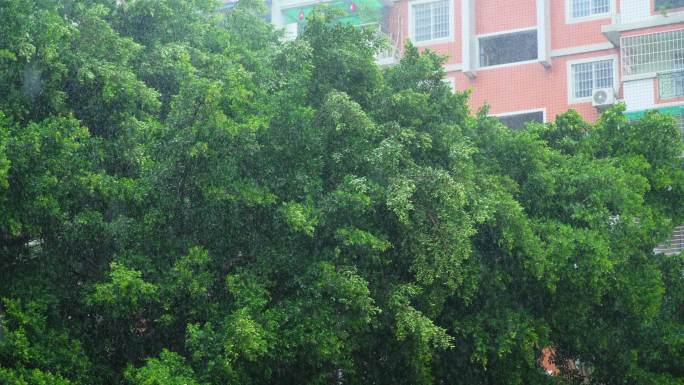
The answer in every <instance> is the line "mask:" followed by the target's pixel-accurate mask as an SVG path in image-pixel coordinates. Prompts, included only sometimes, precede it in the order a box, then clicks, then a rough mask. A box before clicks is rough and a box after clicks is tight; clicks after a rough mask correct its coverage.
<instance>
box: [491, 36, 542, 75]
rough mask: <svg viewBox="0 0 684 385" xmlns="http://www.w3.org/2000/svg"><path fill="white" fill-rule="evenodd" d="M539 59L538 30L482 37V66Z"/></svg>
mask: <svg viewBox="0 0 684 385" xmlns="http://www.w3.org/2000/svg"><path fill="white" fill-rule="evenodd" d="M535 59H537V30H532V31H523V32H514V33H507V34H502V35H496V36H491V37H482V38H480V66H481V67H487V66H493V65H498V64H506V63H515V62H520V61H526V60H535Z"/></svg>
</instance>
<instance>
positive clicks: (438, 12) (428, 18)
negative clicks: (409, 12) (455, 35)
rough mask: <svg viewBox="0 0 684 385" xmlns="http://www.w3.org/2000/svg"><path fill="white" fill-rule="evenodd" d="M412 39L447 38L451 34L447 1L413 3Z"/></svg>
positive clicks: (419, 40)
mask: <svg viewBox="0 0 684 385" xmlns="http://www.w3.org/2000/svg"><path fill="white" fill-rule="evenodd" d="M412 7H413V32H414V33H413V39H414V40H415V41H417V42H421V41H428V40H435V39H442V38H447V37H449V35H450V34H451V33H450V32H451V31H450V29H451V23H450V22H449V19H450V18H451V12H450V10H449V1H448V0H445V1H435V2H432V3H423V4H415V5H412Z"/></svg>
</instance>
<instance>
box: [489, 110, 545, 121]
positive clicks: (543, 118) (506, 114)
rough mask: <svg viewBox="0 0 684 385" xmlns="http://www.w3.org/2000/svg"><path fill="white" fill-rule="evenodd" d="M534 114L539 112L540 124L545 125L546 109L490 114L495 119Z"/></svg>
mask: <svg viewBox="0 0 684 385" xmlns="http://www.w3.org/2000/svg"><path fill="white" fill-rule="evenodd" d="M534 112H541V113H542V123H547V120H546V108H533V109H531V110H519V111H511V112H504V113H501V114H492V115H491V116H494V117H497V118H505V117H507V116H514V115H523V114H531V113H534Z"/></svg>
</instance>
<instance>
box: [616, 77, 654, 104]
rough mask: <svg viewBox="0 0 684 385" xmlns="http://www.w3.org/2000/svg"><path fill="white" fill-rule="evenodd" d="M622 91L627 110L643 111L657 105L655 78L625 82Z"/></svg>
mask: <svg viewBox="0 0 684 385" xmlns="http://www.w3.org/2000/svg"><path fill="white" fill-rule="evenodd" d="M622 92H623V96H624V99H625V104H626V105H627V111H642V110H646V109H649V108H653V106H654V105H655V95H654V93H653V92H654V88H653V79H641V80H633V81H627V82H624V83H622Z"/></svg>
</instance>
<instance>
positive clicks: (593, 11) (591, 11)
mask: <svg viewBox="0 0 684 385" xmlns="http://www.w3.org/2000/svg"><path fill="white" fill-rule="evenodd" d="M608 12H610V0H573V1H572V17H587V16H592V15H600V14H603V13H608Z"/></svg>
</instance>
